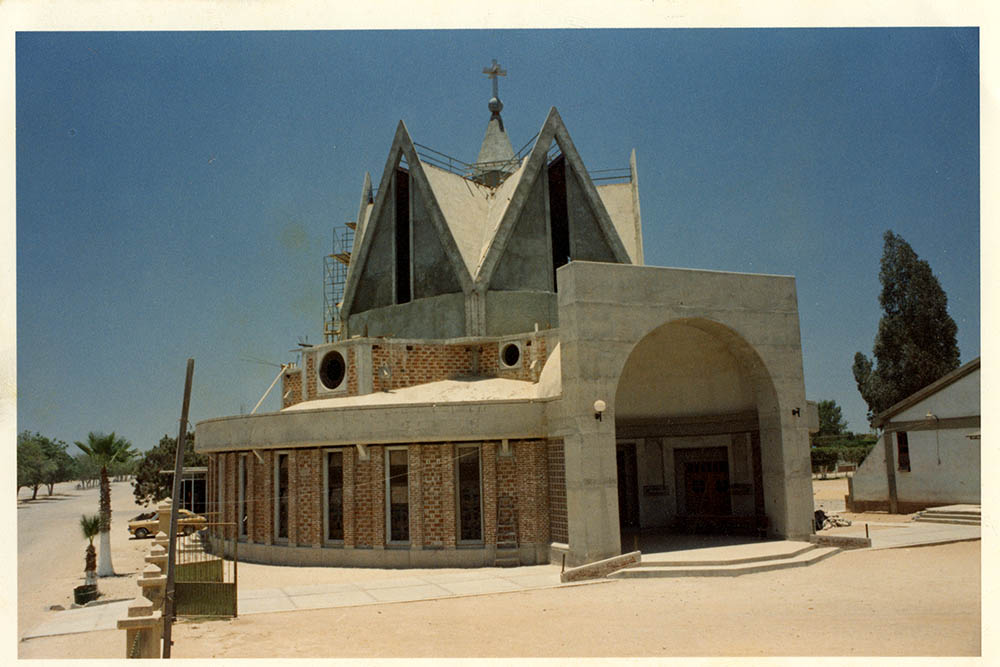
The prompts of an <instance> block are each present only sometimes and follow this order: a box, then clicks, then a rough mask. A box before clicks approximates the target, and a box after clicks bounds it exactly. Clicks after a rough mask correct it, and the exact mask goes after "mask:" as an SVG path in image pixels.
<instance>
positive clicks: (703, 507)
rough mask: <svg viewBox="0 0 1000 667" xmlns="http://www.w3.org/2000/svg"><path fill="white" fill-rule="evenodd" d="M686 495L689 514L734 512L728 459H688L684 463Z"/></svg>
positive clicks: (727, 513)
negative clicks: (730, 499)
mask: <svg viewBox="0 0 1000 667" xmlns="http://www.w3.org/2000/svg"><path fill="white" fill-rule="evenodd" d="M684 495H685V498H684V500H685V506H686V507H687V513H688V514H702V515H714V516H724V515H729V514H732V505H731V503H730V501H729V462H728V461H720V460H715V461H688V462H687V463H685V464H684Z"/></svg>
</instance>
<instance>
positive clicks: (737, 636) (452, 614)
mask: <svg viewBox="0 0 1000 667" xmlns="http://www.w3.org/2000/svg"><path fill="white" fill-rule="evenodd" d="M813 488H814V492H815V494H816V497H817V498H819V497H820V496H833V497H836V494H838V493H839V494H840V495H841V497H842V495H843V493H846V481H845V480H844V479H843V478H841V479H839V480H815V481H814V487H813ZM841 489H842V490H841ZM56 491H57V495H58V496H59V497H58V498H57V499H53V500H46V501H43V502H36V503H34V504H29V505H28V506H24V505H21V508H20V509H19V511H18V524H19V525H18V534H19V544H18V584H19V590H18V615H19V618H18V627H19V633H18V634H19V636H20V634H22V633H24V632H25V631H27V630H29V629H31V628H33V627H35V626H37V625H38V624H39V623H40V622H42V621H44V620H45V619H46V618H48V617H49V616H50V615H51V614H55V613H58V612H54V611H48V610H47V608H48V606H49V605H50V604H62V605H63V606H65V607H67V608H68V607H69V603H70V601H71V600H70V596H71V591H72V586H73V585H76V584H78V583H80V581H81V580H82V572H80V570H81V569H82V562H83V558H82V555H83V549H84V546H85V545H86V542H85V540H83V538H82V537H74V534H73V533H72V532H71V531H72V530H73V529H74V526H72V525H68V527H67V528H65V529H64V530H62V531H54V530H46V529H43V528H44V527H46V526H48V525H49V524H51V523H52V522H56V521H63V522H70V521H71V522H77V521H78V517H79V511H78V510H80V509H86V510H87V511H88V512H92V511H93V509H96V506H97V493H96V490H93V489H91V490H78V489H74V488H72V487H67V488H62V489H60V488H59V487H57V489H56ZM22 493H23V492H22ZM112 499H113V503H114V505H115V512H116V514H115V517H116V520H115V521H114V523H113V526H112V537H113V543H112V547H113V553H114V563H115V569H116V571H117V572H119V573H120V574H121V575H122V576H119V577H115V578H111V579H101V580H100V584H99V585H100V589H101V591H102V592H103V593H104V597H103V598H102V599H104V600H115V599H127V598H134V597H136V596H137V595H138V592H139V588H138V586H137V585H136V578H137V576H138V573H139V572H140V571H141V570H142V568H143V566H144V565H145V563H144V562H143V556H144V555H145V554H146V553H148V549H149V547H150V546H151V544H152V543H151V541H150V540H134V539H130V538H129V537H128V534H127V532H126V531H125V522H126V521H127V519H128V518H130V517H131V516H132V515H133V513H137V512H138V511H139V508H137V507H136V506H135V505H134V503H133V502H132V499H131V489H130V488H129V486H128V484H127V483H120V484H119V485H115V487H114V491H113V495H112ZM842 516H845V517H847V518H851V519H852V520H854V521H858V520H862V521H874V522H887V521H906V520H909V516H906V515H897V516H894V515H887V514H884V513H873V514H869V515H849V514H843V515H842ZM75 529H76V530H78V528H75ZM56 545H58V547H57V546H56ZM67 548H68V549H69V551H68V553H67V556H66V558H60V559H55V558H51V554H53V553H61V552H64V551H66V550H67ZM56 549H58V551H56ZM39 563H44V567H43V566H40V565H39ZM980 571H981V568H980V543H979V542H964V543H958V544H950V545H940V546H932V547H918V548H909V549H893V550H885V551H866V550H860V551H848V552H844V553H841V554H838V555H836V556H834V557H833V558H830V559H827V560H825V561H823V562H821V563H818V564H816V565H814V566H811V567H808V568H800V569H794V570H784V571H778V572H765V573H758V574H752V575H744V576H742V577H738V578H735V579H730V578H713V577H699V578H687V579H646V580H615V581H608V582H602V583H596V584H589V585H584V586H575V587H569V588H557V589H544V590H534V591H523V592H518V593H507V594H497V595H486V596H478V597H468V598H453V599H445V600H429V601H424V602H409V603H398V604H384V605H372V606H364V607H353V608H339V609H325V610H312V611H299V612H284V613H274V614H254V615H249V616H243V617H240V618H237V619H234V620H224V621H208V622H181V623H179V624H178V625H176V626H175V629H174V641H175V644H174V647H173V655H174V657H179V658H213V657H217V658H248V657H258V658H266V657H289V658H291V657H350V658H392V657H396V658H401V657H456V658H463V657H474V656H479V657H580V656H594V657H600V656H607V657H624V656H647V657H650V656H741V655H742V656H784V655H810V656H839V655H853V656H864V655H879V656H893V655H897V656H904V655H936V656H946V655H977V654H979V652H980V650H981V644H980V628H981V613H980V608H981V605H980V600H981V595H980V590H981V584H980ZM410 572H413V571H410ZM435 572H442V571H441V570H435ZM239 576H240V589H241V590H252V589H258V588H271V587H275V586H290V585H301V584H310V583H332V582H345V581H362V580H370V579H380V578H397V577H399V576H400V570H382V569H367V568H325V567H281V566H268V565H257V564H250V563H244V564H241V565H240V567H239ZM498 627H502V628H503V631H502V632H498V631H497V628H498ZM456 628H460V631H456ZM831 637H832V638H835V639H834V640H831ZM346 638H351V639H350V641H346V640H345V639H346ZM124 643H125V638H124V632H122V631H118V630H108V631H101V632H92V633H87V634H83V635H68V636H63V637H46V638H39V639H31V640H27V641H23V642H20V643H19V644H18V648H17V652H18V655H19V657H21V658H69V657H73V658H120V657H122V656H123V654H124Z"/></svg>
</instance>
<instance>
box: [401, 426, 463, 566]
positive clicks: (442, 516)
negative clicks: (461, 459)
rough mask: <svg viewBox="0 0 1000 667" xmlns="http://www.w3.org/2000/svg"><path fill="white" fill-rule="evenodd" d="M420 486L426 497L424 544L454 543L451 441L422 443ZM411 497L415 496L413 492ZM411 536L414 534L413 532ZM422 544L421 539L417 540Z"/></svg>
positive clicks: (453, 463)
mask: <svg viewBox="0 0 1000 667" xmlns="http://www.w3.org/2000/svg"><path fill="white" fill-rule="evenodd" d="M416 449H419V450H420V463H421V467H420V475H419V477H420V488H421V497H422V498H423V512H422V514H423V526H422V534H423V546H426V547H431V548H449V547H453V546H455V540H456V534H455V532H456V527H455V461H454V456H455V455H454V447H453V446H452V445H421V446H420V447H411V448H410V451H411V452H412V451H414V450H416ZM410 497H411V498H412V497H413V495H412V492H411V496H410ZM410 538H411V540H413V538H414V536H413V535H412V534H411V536H410ZM414 544H419V542H414Z"/></svg>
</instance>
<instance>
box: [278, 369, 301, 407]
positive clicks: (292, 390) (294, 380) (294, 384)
mask: <svg viewBox="0 0 1000 667" xmlns="http://www.w3.org/2000/svg"><path fill="white" fill-rule="evenodd" d="M301 402H302V369H301V368H299V367H298V366H296V367H295V368H291V369H288V370H286V371H285V373H284V375H282V376H281V407H283V408H287V407H288V406H289V405H295V404H296V403H301Z"/></svg>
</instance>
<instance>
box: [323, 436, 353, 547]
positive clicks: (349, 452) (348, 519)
mask: <svg viewBox="0 0 1000 667" xmlns="http://www.w3.org/2000/svg"><path fill="white" fill-rule="evenodd" d="M343 452H344V548H345V549H353V548H354V545H355V541H356V539H357V538H356V535H357V533H356V530H355V521H356V515H357V512H356V511H355V504H354V485H355V474H354V471H355V470H356V466H355V461H356V460H357V452H358V450H357V448H356V447H347V448H345V449H344V450H343ZM323 538H324V539H325V538H326V535H324V536H323Z"/></svg>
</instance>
